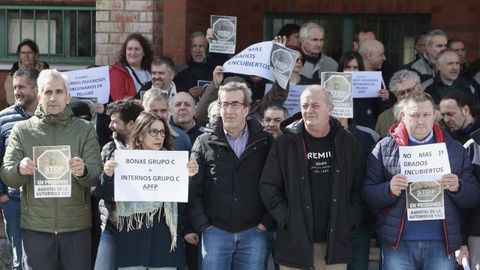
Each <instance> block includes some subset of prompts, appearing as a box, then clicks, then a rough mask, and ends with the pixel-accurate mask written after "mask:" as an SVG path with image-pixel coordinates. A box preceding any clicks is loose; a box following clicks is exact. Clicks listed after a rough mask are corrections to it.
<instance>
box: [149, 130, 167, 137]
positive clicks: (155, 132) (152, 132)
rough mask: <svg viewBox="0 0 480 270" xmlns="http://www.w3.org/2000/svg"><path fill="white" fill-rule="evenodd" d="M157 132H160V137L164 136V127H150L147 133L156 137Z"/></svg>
mask: <svg viewBox="0 0 480 270" xmlns="http://www.w3.org/2000/svg"><path fill="white" fill-rule="evenodd" d="M158 134H160V136H161V137H165V129H156V128H152V129H149V130H148V135H150V136H152V137H157V136H158Z"/></svg>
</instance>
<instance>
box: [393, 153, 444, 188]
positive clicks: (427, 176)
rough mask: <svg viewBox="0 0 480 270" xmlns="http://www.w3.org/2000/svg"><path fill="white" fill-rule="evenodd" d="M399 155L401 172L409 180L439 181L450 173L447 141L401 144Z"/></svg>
mask: <svg viewBox="0 0 480 270" xmlns="http://www.w3.org/2000/svg"><path fill="white" fill-rule="evenodd" d="M399 155H400V156H399V162H400V173H401V174H403V175H405V176H407V178H408V182H421V181H438V180H440V179H441V178H442V175H445V174H448V173H450V162H449V160H448V152H447V146H446V145H445V143H432V144H424V145H416V146H400V147H399Z"/></svg>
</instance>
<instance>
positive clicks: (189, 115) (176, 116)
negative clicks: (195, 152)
mask: <svg viewBox="0 0 480 270" xmlns="http://www.w3.org/2000/svg"><path fill="white" fill-rule="evenodd" d="M170 111H171V113H172V117H171V118H170V123H171V124H172V125H174V126H177V127H179V128H181V129H182V130H183V131H185V132H186V133H187V134H188V137H190V141H191V142H192V145H193V143H194V142H195V140H196V139H197V137H198V136H199V135H201V134H202V133H203V127H201V126H200V125H199V124H197V123H196V122H195V119H194V115H195V101H194V100H193V97H192V96H191V95H190V94H189V93H188V92H179V93H177V94H176V95H175V96H173V98H172V99H171V100H170Z"/></svg>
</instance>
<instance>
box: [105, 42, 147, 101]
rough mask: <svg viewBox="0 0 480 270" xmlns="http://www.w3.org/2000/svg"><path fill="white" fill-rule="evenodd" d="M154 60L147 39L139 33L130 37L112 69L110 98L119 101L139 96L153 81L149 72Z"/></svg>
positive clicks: (124, 43)
mask: <svg viewBox="0 0 480 270" xmlns="http://www.w3.org/2000/svg"><path fill="white" fill-rule="evenodd" d="M152 59H153V52H152V49H151V47H150V44H149V43H148V41H147V39H146V38H145V37H144V36H142V35H141V34H139V33H133V34H130V35H128V36H127V38H126V39H125V42H123V45H122V49H121V50H120V52H119V55H118V60H117V62H116V63H115V64H113V65H112V67H111V68H110V97H111V98H112V99H113V100H119V99H123V98H125V97H135V96H138V95H137V93H139V92H140V90H141V89H142V87H143V86H144V85H145V84H146V83H147V82H149V81H151V80H152V76H151V75H150V71H149V70H150V65H151V64H152Z"/></svg>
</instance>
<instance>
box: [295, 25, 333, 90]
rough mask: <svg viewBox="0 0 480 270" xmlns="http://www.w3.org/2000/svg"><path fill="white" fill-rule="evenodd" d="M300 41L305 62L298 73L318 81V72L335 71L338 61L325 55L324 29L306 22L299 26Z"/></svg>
mask: <svg viewBox="0 0 480 270" xmlns="http://www.w3.org/2000/svg"><path fill="white" fill-rule="evenodd" d="M300 42H301V44H302V50H303V52H304V53H305V60H306V61H305V64H304V65H303V68H302V71H301V72H300V74H302V75H303V76H305V77H307V78H309V79H313V80H315V81H317V82H318V83H320V74H321V73H322V72H324V71H336V70H337V68H338V63H337V62H336V61H335V60H333V58H331V57H329V56H327V55H325V54H324V53H322V52H323V45H324V43H325V30H324V29H323V27H321V26H320V25H318V24H316V23H314V22H308V23H305V24H304V25H302V27H301V28H300Z"/></svg>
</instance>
